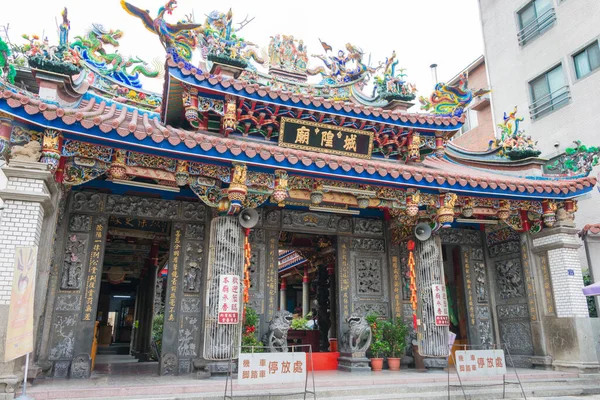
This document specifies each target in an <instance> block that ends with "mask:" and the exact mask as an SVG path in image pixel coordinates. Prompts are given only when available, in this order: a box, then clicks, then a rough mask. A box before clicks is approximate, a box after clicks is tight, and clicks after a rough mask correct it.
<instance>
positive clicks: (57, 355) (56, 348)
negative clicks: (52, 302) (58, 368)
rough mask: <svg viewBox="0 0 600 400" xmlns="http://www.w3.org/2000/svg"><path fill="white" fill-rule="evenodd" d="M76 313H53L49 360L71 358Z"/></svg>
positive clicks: (73, 345) (73, 346)
mask: <svg viewBox="0 0 600 400" xmlns="http://www.w3.org/2000/svg"><path fill="white" fill-rule="evenodd" d="M76 325H77V314H55V316H54V321H53V324H52V339H51V342H52V345H51V348H50V354H49V357H48V359H49V360H69V361H70V360H71V359H72V358H73V349H74V348H75V328H76Z"/></svg>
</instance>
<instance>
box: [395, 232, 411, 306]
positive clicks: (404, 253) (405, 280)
mask: <svg viewBox="0 0 600 400" xmlns="http://www.w3.org/2000/svg"><path fill="white" fill-rule="evenodd" d="M398 257H399V258H398V259H399V262H400V275H401V277H402V300H406V301H408V300H409V299H410V270H409V268H408V249H407V248H406V246H405V245H404V243H402V244H400V253H399V255H398Z"/></svg>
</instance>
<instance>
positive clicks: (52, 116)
mask: <svg viewBox="0 0 600 400" xmlns="http://www.w3.org/2000/svg"><path fill="white" fill-rule="evenodd" d="M98 99H100V100H97V98H96V97H91V98H89V99H85V100H83V101H81V102H80V104H79V105H78V107H76V108H61V107H59V106H57V105H55V104H48V103H46V102H44V101H42V100H40V99H38V98H31V97H28V96H26V95H24V94H21V93H16V92H13V91H10V90H4V91H3V92H2V96H1V98H0V110H2V111H5V112H8V113H13V114H16V115H18V116H20V117H21V118H25V119H26V118H27V116H28V115H29V116H33V115H36V114H40V113H41V114H42V115H43V117H44V119H45V120H47V121H49V122H50V123H49V124H46V126H49V127H55V128H56V129H61V127H60V126H53V124H52V122H53V121H58V120H60V121H61V122H62V123H64V124H66V125H69V126H73V128H70V129H71V131H73V132H75V133H77V132H80V133H85V134H88V135H89V133H88V132H86V130H91V129H92V128H95V127H97V128H98V129H99V130H100V131H101V132H103V133H105V134H109V133H111V132H113V131H114V132H116V133H117V134H118V135H119V136H121V137H123V138H125V137H127V136H129V135H133V136H134V137H135V138H136V139H137V140H138V141H141V140H144V139H147V138H150V139H151V140H152V141H154V142H155V143H157V144H160V143H162V142H164V141H165V140H166V141H167V142H168V143H169V144H171V145H172V146H179V145H181V144H183V145H185V146H186V147H187V148H189V149H194V148H197V147H199V148H200V149H201V150H202V151H203V152H209V151H212V150H215V151H216V152H217V153H218V154H222V155H223V158H224V159H226V158H227V157H226V154H225V153H227V152H229V153H230V154H231V155H232V156H233V157H232V158H235V157H237V156H240V155H244V156H245V157H247V158H248V159H254V160H252V161H253V162H256V163H259V164H265V163H263V161H269V160H270V161H271V163H272V164H274V165H275V166H279V164H280V163H282V162H284V161H286V162H287V163H289V164H290V165H292V166H295V165H296V164H298V162H301V164H303V165H304V166H306V167H311V166H313V165H314V167H316V168H317V169H327V170H328V171H331V172H330V173H331V174H337V175H339V174H340V173H341V174H342V175H349V174H363V173H365V172H366V173H367V174H368V175H369V176H368V177H367V178H366V179H370V180H384V179H381V178H386V177H387V178H386V179H385V180H386V181H388V182H389V184H393V185H402V186H429V187H431V188H436V185H437V188H444V189H447V190H453V191H461V192H469V191H475V190H476V189H477V190H479V189H483V190H486V189H491V190H492V192H491V193H490V194H494V193H495V194H497V195H503V194H504V195H510V196H520V195H524V196H527V197H538V198H568V197H575V196H578V195H580V194H582V193H584V192H587V191H589V190H591V187H593V186H594V185H595V184H596V178H594V177H583V178H577V179H567V178H565V179H559V180H549V179H544V180H542V179H527V178H518V177H514V176H506V175H501V174H497V173H495V172H492V171H489V170H483V169H475V168H472V167H468V166H464V165H460V164H457V163H455V162H451V161H449V160H447V159H444V158H438V157H435V156H429V157H427V158H426V159H425V161H424V162H423V163H422V164H416V165H406V164H402V163H399V162H396V161H391V160H383V159H371V160H364V159H357V158H351V157H344V156H336V155H329V154H322V153H317V152H311V151H303V150H295V149H289V148H283V147H279V146H277V145H276V144H275V143H270V142H264V143H262V142H257V141H247V140H243V139H239V138H225V137H221V136H215V135H211V134H206V133H201V132H192V131H186V130H183V129H178V128H174V127H172V126H169V125H167V126H165V125H163V124H161V122H160V120H159V116H158V114H156V113H151V112H144V111H138V110H137V109H131V108H128V107H127V106H125V105H121V104H116V103H112V104H109V101H107V100H102V99H101V98H98ZM6 105H8V107H6ZM19 109H23V110H24V111H25V113H26V114H23V113H17V111H18V110H19ZM11 110H12V112H11ZM32 122H33V123H37V124H39V122H36V121H33V120H32ZM54 125H60V124H54ZM78 125H79V126H78ZM94 135H95V136H96V137H98V138H99V139H106V140H114V139H109V138H108V137H104V138H103V137H102V136H100V135H98V134H97V133H95V134H94ZM156 147H157V148H159V147H161V148H163V149H164V146H156ZM191 155H192V156H196V155H197V154H191ZM199 156H200V157H202V154H199ZM261 160H263V161H261ZM270 166H271V167H272V166H273V165H270ZM311 168H312V167H311ZM390 178H391V179H390ZM434 181H435V183H434ZM428 184H432V185H428Z"/></svg>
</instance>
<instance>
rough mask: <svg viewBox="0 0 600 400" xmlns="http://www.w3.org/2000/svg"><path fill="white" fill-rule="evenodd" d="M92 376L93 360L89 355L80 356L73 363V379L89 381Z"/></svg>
mask: <svg viewBox="0 0 600 400" xmlns="http://www.w3.org/2000/svg"><path fill="white" fill-rule="evenodd" d="M91 374H92V359H91V358H90V355H89V354H78V355H77V356H75V358H73V361H72V362H71V374H70V375H71V378H74V379H87V378H89V377H90V375H91Z"/></svg>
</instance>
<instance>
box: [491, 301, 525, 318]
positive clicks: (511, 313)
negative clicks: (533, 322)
mask: <svg viewBox="0 0 600 400" xmlns="http://www.w3.org/2000/svg"><path fill="white" fill-rule="evenodd" d="M496 309H497V310H498V318H501V319H506V318H527V317H528V313H527V305H525V304H508V305H503V306H498V307H497V308H496Z"/></svg>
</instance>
